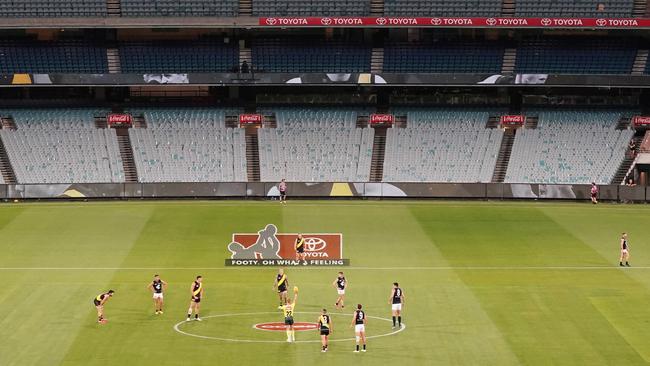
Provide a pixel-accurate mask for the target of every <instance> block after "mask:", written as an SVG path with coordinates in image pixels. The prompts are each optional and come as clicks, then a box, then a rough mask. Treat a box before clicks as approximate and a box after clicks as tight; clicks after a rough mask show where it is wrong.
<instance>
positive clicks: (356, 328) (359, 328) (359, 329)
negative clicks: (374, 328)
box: [354, 324, 366, 333]
mask: <svg viewBox="0 0 650 366" xmlns="http://www.w3.org/2000/svg"><path fill="white" fill-rule="evenodd" d="M365 331H366V325H365V324H356V325H355V326H354V332H355V333H361V332H365Z"/></svg>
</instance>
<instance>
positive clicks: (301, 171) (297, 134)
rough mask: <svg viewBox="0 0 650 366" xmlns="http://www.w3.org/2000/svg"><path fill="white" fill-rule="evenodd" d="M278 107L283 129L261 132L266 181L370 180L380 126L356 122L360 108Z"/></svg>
mask: <svg viewBox="0 0 650 366" xmlns="http://www.w3.org/2000/svg"><path fill="white" fill-rule="evenodd" d="M273 110H274V111H275V114H276V119H277V122H278V128H275V129H261V130H260V131H259V135H258V137H259V146H260V175H261V179H262V181H265V182H277V181H280V180H281V179H287V180H288V181H307V182H366V181H368V180H369V179H370V162H371V159H372V144H373V138H374V130H373V129H371V128H365V129H360V128H356V127H355V123H356V119H357V111H356V110H349V109H340V108H275V109H273ZM265 112H266V113H269V111H265Z"/></svg>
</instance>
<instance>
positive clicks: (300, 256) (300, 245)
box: [296, 234, 307, 261]
mask: <svg viewBox="0 0 650 366" xmlns="http://www.w3.org/2000/svg"><path fill="white" fill-rule="evenodd" d="M306 255H307V254H305V238H304V237H303V236H302V234H298V237H297V238H296V260H303V261H304V260H305V257H306Z"/></svg>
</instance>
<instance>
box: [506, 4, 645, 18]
mask: <svg viewBox="0 0 650 366" xmlns="http://www.w3.org/2000/svg"><path fill="white" fill-rule="evenodd" d="M633 8H634V0H517V2H516V5H515V15H516V16H520V17H558V18H629V17H631V16H632V10H633Z"/></svg>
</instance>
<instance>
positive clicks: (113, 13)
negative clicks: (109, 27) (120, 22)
mask: <svg viewBox="0 0 650 366" xmlns="http://www.w3.org/2000/svg"><path fill="white" fill-rule="evenodd" d="M106 14H108V16H109V17H119V16H122V1H121V0H106Z"/></svg>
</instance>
